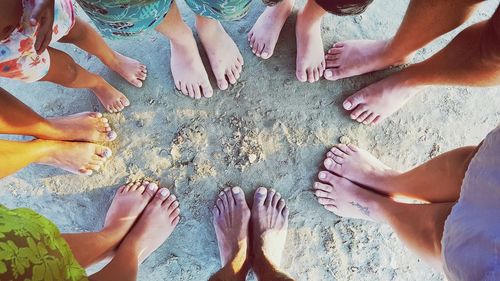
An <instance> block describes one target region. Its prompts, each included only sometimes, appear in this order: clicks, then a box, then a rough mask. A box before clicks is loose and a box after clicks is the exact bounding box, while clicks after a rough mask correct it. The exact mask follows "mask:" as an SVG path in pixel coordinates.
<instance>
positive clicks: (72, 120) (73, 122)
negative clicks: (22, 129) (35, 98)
mask: <svg viewBox="0 0 500 281" xmlns="http://www.w3.org/2000/svg"><path fill="white" fill-rule="evenodd" d="M48 121H49V123H50V127H51V128H53V131H54V132H56V133H54V134H51V136H50V139H52V140H60V141H84V142H107V141H114V140H115V139H116V137H117V135H116V133H115V132H114V131H113V130H111V127H110V125H109V122H108V119H106V118H104V117H103V116H102V114H101V113H99V112H82V113H78V114H73V115H69V116H64V117H57V118H49V119H48ZM44 139H46V138H44Z"/></svg>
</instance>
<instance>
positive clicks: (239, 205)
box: [213, 187, 289, 276]
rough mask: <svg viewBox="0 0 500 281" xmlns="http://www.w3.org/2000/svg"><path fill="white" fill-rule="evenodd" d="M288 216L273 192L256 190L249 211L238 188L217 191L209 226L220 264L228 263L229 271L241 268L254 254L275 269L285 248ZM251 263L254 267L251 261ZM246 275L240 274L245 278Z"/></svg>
mask: <svg viewBox="0 0 500 281" xmlns="http://www.w3.org/2000/svg"><path fill="white" fill-rule="evenodd" d="M288 216H289V210H288V208H287V206H286V203H285V200H284V199H283V198H281V195H280V193H278V192H276V191H275V190H274V189H267V188H264V187H259V188H258V189H257V190H256V191H255V194H254V199H253V206H252V209H251V210H250V208H249V207H248V205H247V203H246V200H245V194H244V193H243V190H242V189H241V188H240V187H233V188H226V189H224V191H221V192H220V194H219V196H218V198H217V200H216V203H215V206H214V208H213V224H214V227H215V233H216V236H217V242H218V244H219V251H220V259H221V263H222V265H223V266H227V265H230V264H231V265H232V268H238V265H237V264H235V263H238V262H239V263H240V266H241V264H243V263H245V262H247V259H248V257H249V256H250V253H254V254H253V256H254V258H256V259H257V258H265V259H267V261H268V262H270V263H271V264H272V265H273V266H275V267H276V268H279V266H280V265H281V258H282V254H283V250H284V248H285V241H286V234H287V229H288ZM250 224H251V227H250ZM250 229H251V230H252V233H250ZM250 243H252V245H250ZM256 253H258V254H256ZM261 255H263V256H261ZM251 263H252V264H254V266H255V262H254V261H251ZM248 269H249V267H248V268H247V269H246V270H248ZM254 269H255V268H254ZM246 273H247V272H243V274H244V275H245V276H246Z"/></svg>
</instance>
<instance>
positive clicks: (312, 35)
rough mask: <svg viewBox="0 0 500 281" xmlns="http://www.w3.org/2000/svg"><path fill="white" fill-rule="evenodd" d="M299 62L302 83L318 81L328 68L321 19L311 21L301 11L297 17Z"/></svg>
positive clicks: (298, 70) (297, 73) (297, 69)
mask: <svg viewBox="0 0 500 281" xmlns="http://www.w3.org/2000/svg"><path fill="white" fill-rule="evenodd" d="M296 34H297V61H296V76H297V79H298V80H299V81H300V82H309V83H313V82H316V81H318V80H319V79H320V78H321V77H322V76H323V72H324V70H325V67H326V63H325V54H324V49H323V39H322V38H321V18H319V19H318V18H314V19H311V18H310V16H308V15H306V14H305V13H304V10H302V11H300V12H299V14H298V16H297V26H296Z"/></svg>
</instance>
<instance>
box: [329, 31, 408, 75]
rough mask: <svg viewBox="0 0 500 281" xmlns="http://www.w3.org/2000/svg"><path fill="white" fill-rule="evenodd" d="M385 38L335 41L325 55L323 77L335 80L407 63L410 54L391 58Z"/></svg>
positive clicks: (391, 54)
mask: <svg viewBox="0 0 500 281" xmlns="http://www.w3.org/2000/svg"><path fill="white" fill-rule="evenodd" d="M388 44H389V42H388V41H385V40H378V41H375V40H351V41H344V42H339V43H336V44H334V45H333V46H332V48H330V49H329V50H328V51H327V54H326V55H325V60H326V68H327V69H326V70H325V75H324V76H325V79H327V80H331V81H335V80H339V79H343V78H348V77H353V76H357V75H361V74H365V73H369V72H373V71H377V70H382V69H386V68H389V67H393V66H397V65H402V64H405V63H408V62H410V61H411V59H412V58H413V54H410V55H408V56H406V57H403V58H393V57H392V56H393V53H392V52H391V51H389V50H388Z"/></svg>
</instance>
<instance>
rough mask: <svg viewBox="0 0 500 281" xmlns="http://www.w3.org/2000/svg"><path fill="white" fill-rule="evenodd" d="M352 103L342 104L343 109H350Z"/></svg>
mask: <svg viewBox="0 0 500 281" xmlns="http://www.w3.org/2000/svg"><path fill="white" fill-rule="evenodd" d="M351 106H352V103H351V102H349V101H346V102H344V108H345V109H351Z"/></svg>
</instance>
